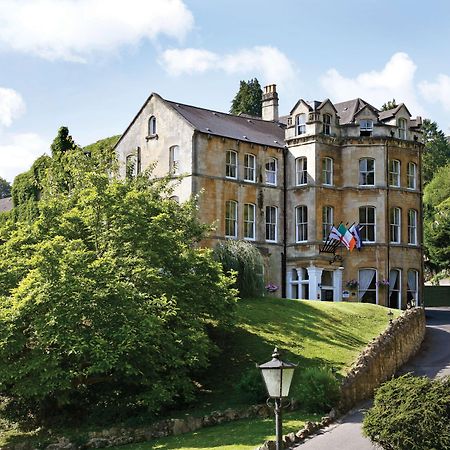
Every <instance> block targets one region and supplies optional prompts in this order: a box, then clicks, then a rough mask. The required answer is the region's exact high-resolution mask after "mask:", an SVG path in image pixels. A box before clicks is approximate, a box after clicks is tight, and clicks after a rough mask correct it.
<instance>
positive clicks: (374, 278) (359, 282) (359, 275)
mask: <svg viewBox="0 0 450 450" xmlns="http://www.w3.org/2000/svg"><path fill="white" fill-rule="evenodd" d="M363 270H371V271H373V272H375V274H374V277H373V278H372V282H374V284H375V287H374V288H372V289H366V290H365V291H364V294H365V293H366V292H367V291H369V292H375V304H376V305H378V289H377V281H378V271H377V269H374V268H372V267H364V268H361V269H359V270H358V301H359V302H361V300H362V298H361V289H360V287H361V281H360V280H361V272H362V271H363ZM370 284H372V283H370ZM364 294H363V295H364Z"/></svg>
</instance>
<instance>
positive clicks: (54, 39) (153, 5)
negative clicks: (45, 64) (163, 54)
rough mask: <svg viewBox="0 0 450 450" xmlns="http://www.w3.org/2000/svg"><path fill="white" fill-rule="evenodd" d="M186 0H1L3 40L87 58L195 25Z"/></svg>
mask: <svg viewBox="0 0 450 450" xmlns="http://www.w3.org/2000/svg"><path fill="white" fill-rule="evenodd" d="M193 24H194V18H193V16H192V13H191V12H190V11H189V9H188V8H187V7H186V5H185V4H184V3H183V0H126V1H125V0H1V1H0V46H3V47H6V48H10V49H13V50H16V51H21V52H24V53H30V54H34V55H38V56H40V57H42V58H46V59H49V60H57V59H62V60H66V61H73V62H85V61H86V58H87V57H89V56H90V55H92V54H93V53H97V52H112V51H114V50H116V49H117V48H119V47H121V46H124V45H136V44H138V43H139V42H140V41H141V40H144V39H154V38H156V37H157V36H158V35H160V34H164V35H166V36H170V37H173V38H177V39H182V38H183V37H184V36H185V35H186V33H187V32H188V31H189V30H190V29H191V28H192V27H193Z"/></svg>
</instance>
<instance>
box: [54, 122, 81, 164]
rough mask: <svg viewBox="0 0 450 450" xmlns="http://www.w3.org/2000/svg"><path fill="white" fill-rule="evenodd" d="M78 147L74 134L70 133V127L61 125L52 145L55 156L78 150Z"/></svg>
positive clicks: (58, 156)
mask: <svg viewBox="0 0 450 450" xmlns="http://www.w3.org/2000/svg"><path fill="white" fill-rule="evenodd" d="M77 148H78V146H77V144H75V142H74V140H73V138H72V136H70V135H69V129H68V128H67V127H60V129H59V130H58V134H57V135H56V137H55V139H54V140H53V142H52V145H51V146H50V150H51V152H52V157H53V158H60V157H61V156H62V155H64V154H65V153H67V152H69V151H71V150H76V149H77Z"/></svg>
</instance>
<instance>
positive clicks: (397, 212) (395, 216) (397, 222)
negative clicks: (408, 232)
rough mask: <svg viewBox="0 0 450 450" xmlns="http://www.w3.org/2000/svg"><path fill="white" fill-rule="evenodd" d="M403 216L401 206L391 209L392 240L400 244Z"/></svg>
mask: <svg viewBox="0 0 450 450" xmlns="http://www.w3.org/2000/svg"><path fill="white" fill-rule="evenodd" d="M401 216H402V210H401V209H400V208H391V211H390V241H391V242H392V243H394V244H399V243H400V241H401V236H400V235H401Z"/></svg>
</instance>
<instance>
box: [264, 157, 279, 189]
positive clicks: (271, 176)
mask: <svg viewBox="0 0 450 450" xmlns="http://www.w3.org/2000/svg"><path fill="white" fill-rule="evenodd" d="M277 170H278V161H277V160H276V158H269V159H268V161H267V162H266V183H267V184H273V185H274V186H276V185H277Z"/></svg>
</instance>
